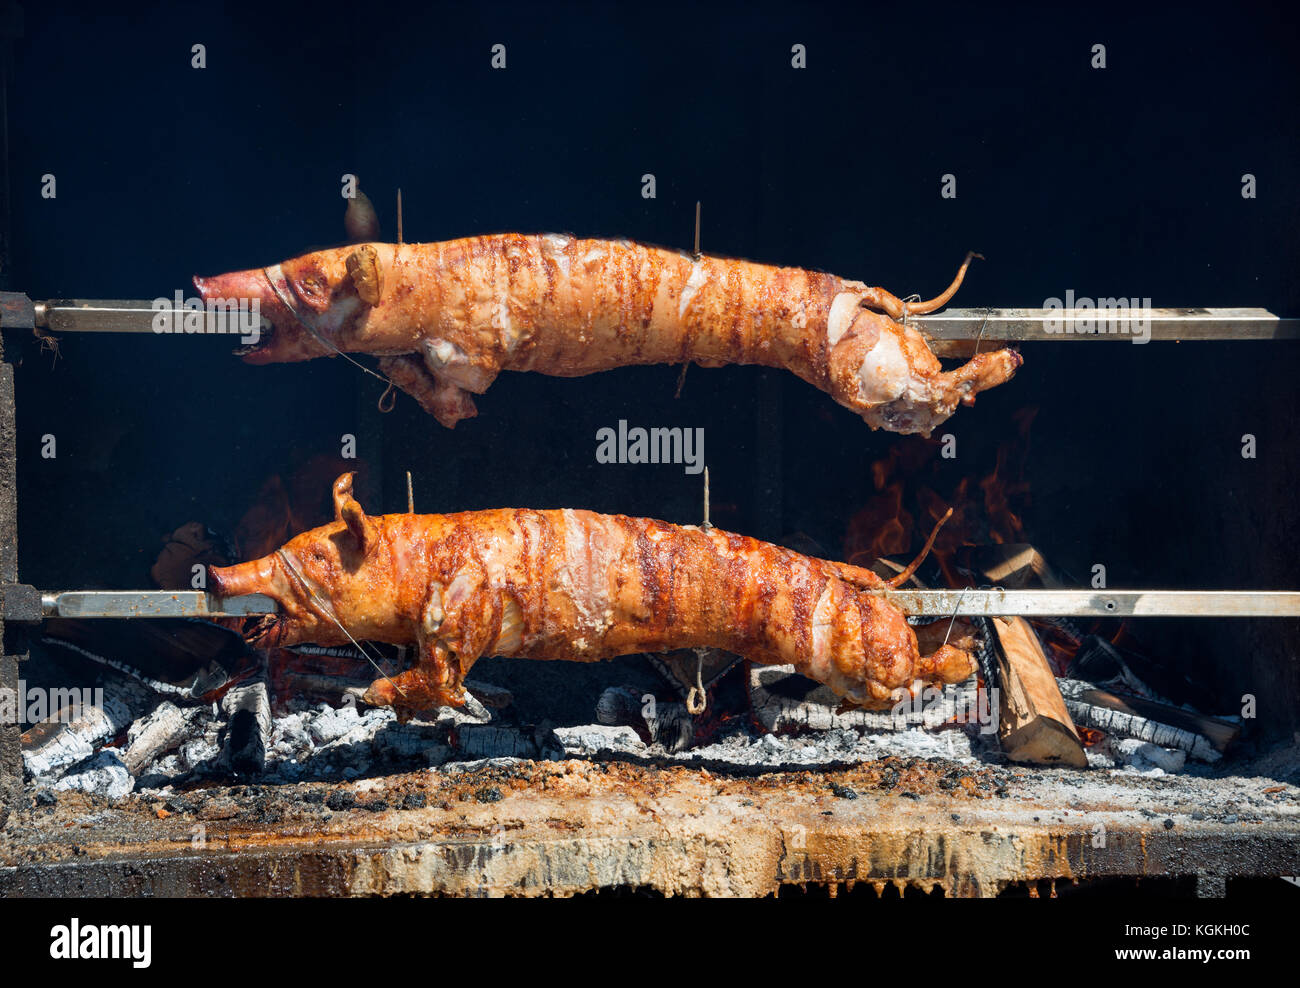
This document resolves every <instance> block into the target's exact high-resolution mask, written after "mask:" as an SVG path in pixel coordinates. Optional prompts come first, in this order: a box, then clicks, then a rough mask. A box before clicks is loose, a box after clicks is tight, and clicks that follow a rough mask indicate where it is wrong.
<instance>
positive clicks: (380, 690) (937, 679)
mask: <svg viewBox="0 0 1300 988" xmlns="http://www.w3.org/2000/svg"><path fill="white" fill-rule="evenodd" d="M334 504H335V510H336V516H337V518H336V520H335V521H334V522H333V523H332V524H329V525H324V526H322V527H320V528H316V529H312V530H311V531H308V532H304V533H302V534H301V535H299V536H297V537H296V538H293V539H291V540H290V541H289V542H288V543H286V544H285V545H284V547H283V548H282V549H280V550H277V551H276V552H275V553H272V554H270V555H268V556H264V557H262V558H260V559H255V560H252V561H250V562H245V563H241V564H239V565H236V566H230V567H214V568H213V569H212V570H211V572H210V585H211V587H212V588H213V590H214V592H216V593H217V594H220V595H222V596H229V595H241V594H249V593H261V594H266V595H267V596H269V597H271V598H272V599H274V600H275V601H276V602H277V604H278V605H279V612H278V613H277V614H274V615H266V616H264V617H262V618H260V619H257V620H256V621H250V622H249V627H247V628H246V629H245V634H246V636H247V637H248V639H249V641H250V642H252V643H253V644H255V645H259V646H279V645H291V644H296V643H301V642H314V643H316V644H320V645H336V644H343V643H346V642H347V641H348V640H349V636H351V637H352V638H355V639H358V640H361V639H369V640H373V641H382V642H390V643H394V644H414V645H415V646H416V651H417V653H418V659H417V661H416V664H415V665H414V666H413V667H412V668H411V669H408V670H407V671H405V672H402V673H401V674H399V675H396V676H394V677H393V678H391V679H387V678H382V679H379V680H376V681H375V682H374V683H373V684H372V685H371V687H370V690H369V692H368V694H367V700H368V701H369V702H370V703H372V704H375V705H381V706H394V707H396V708H397V709H398V711H399V712H400V713H402V714H403V715H408V714H411V713H414V712H417V711H420V710H427V709H429V708H431V707H435V706H444V705H451V706H456V705H459V704H461V703H462V702H463V697H464V693H463V687H462V683H463V680H464V678H465V676H466V674H467V673H468V672H469V670H470V667H471V666H472V665H473V664H474V662H475V661H476V660H478V659H479V658H480V657H482V656H484V655H505V656H518V657H525V658H533V659H567V660H570V661H577V662H594V661H599V660H601V659H607V658H612V657H614V656H618V655H626V654H630V653H635V652H653V651H662V650H667V649H675V648H695V647H713V648H721V649H726V650H728V651H732V652H735V653H737V654H740V655H743V656H745V657H746V658H748V659H750V660H752V661H755V662H760V663H764V664H786V663H790V664H793V665H794V666H795V668H796V669H797V670H798V671H799V672H801V673H802V674H804V675H806V676H808V677H810V678H812V679H814V680H817V681H818V682H821V683H825V684H826V685H828V686H829V687H831V689H832V690H834V691H835V692H836V693H837V694H838V695H840V696H842V697H843V698H844V699H845V700H846V701H847V702H848V703H850V704H852V705H857V706H864V707H885V706H889V705H890V704H891V703H892V702H894V701H896V700H897V699H898V698H899V697H900V696H901V695H902V694H901V693H900V692H899V691H908V692H911V691H913V690H915V689H918V688H922V687H924V686H928V685H936V684H942V683H953V682H960V681H962V680H964V679H966V678H967V677H968V676H969V675H970V674H971V672H973V671H974V668H975V662H974V660H973V659H972V657H971V655H970V654H969V652H968V651H967V650H965V649H963V648H958V647H955V646H953V645H946V644H945V645H941V646H939V647H938V648H936V649H935V651H934V652H933V653H932V654H931V655H928V656H922V655H921V654H920V652H919V649H918V646H917V640H916V635H915V634H914V633H913V631H912V629H911V627H910V626H909V625H908V623H907V619H906V618H905V617H904V616H903V614H902V613H901V612H900V611H899V610H898V608H897V607H895V606H894V605H893V604H891V603H890V602H889V601H888V600H887V599H885V598H884V597H883V596H881V595H879V593H873V592H872V591H880V590H882V589H886V588H887V587H888V586H890V585H896V584H897V582H898V580H897V579H896V580H894V581H891V582H890V583H888V584H887V583H885V582H884V581H883V580H882V579H881V578H880V577H878V576H877V575H876V574H874V573H872V572H871V571H870V570H865V569H860V568H858V567H855V566H849V565H846V564H843V563H837V562H832V561H829V560H824V559H815V558H812V557H810V556H804V555H801V554H799V553H797V552H793V551H791V550H789V549H784V548H781V547H780V546H775V545H771V544H769V543H766V542H760V541H758V540H757V539H752V538H748V537H745V536H742V535H735V534H732V533H730V532H724V531H721V530H718V529H707V530H706V529H702V528H696V527H693V526H679V525H672V524H668V523H666V522H662V521H654V520H651V519H646V518H628V517H625V516H623V515H602V514H596V513H594V512H590V511H579V510H569V509H565V510H548V511H530V510H519V509H498V510H488V511H470V512H463V513H459V514H444V515H415V514H397V515H382V516H368V515H366V514H365V512H364V511H363V510H362V508H361V506H360V505H359V504H358V503H357V501H356V499H355V498H354V497H353V494H352V476H351V475H350V474H346V475H344V476H342V477H340V478H339V479H338V480H337V481H336V482H335V485H334ZM908 575H910V568H909V571H908V572H907V573H905V574H903V575H902V578H904V579H905V578H906V577H907V576H908ZM344 629H346V632H345V631H344Z"/></svg>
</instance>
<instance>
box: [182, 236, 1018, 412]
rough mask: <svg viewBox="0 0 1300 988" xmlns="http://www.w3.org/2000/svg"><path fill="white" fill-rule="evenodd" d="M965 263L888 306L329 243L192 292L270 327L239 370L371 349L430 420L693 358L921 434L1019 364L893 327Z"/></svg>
mask: <svg viewBox="0 0 1300 988" xmlns="http://www.w3.org/2000/svg"><path fill="white" fill-rule="evenodd" d="M967 263H969V257H968V258H967ZM965 270H966V265H965V264H963V265H962V268H961V271H960V272H959V273H958V276H957V278H956V280H954V282H953V284H952V285H951V286H950V287H949V289H948V290H947V291H946V292H944V293H943V294H942V295H940V296H939V297H938V298H936V299H932V300H931V301H930V302H926V303H906V302H903V301H902V300H900V299H898V298H897V297H895V296H894V295H891V294H890V293H889V292H886V291H884V290H883V289H879V288H870V287H868V286H867V285H865V284H863V283H862V282H860V281H850V280H847V279H844V278H838V277H836V276H835V275H830V274H823V273H820V272H816V271H805V270H803V269H801V268H781V267H773V266H770V265H765V264H754V263H751V262H749V261H738V260H731V259H727V258H718V257H709V256H701V257H699V258H696V257H693V256H692V255H690V254H686V253H682V252H679V251H671V250H663V249H660V248H657V247H647V246H644V245H642V244H637V243H632V242H630V241H626V240H581V239H578V238H575V237H570V236H561V235H556V234H544V235H523V234H513V233H506V234H497V235H494V236H484V237H468V238H466V239H463V240H451V241H447V242H445V243H433V244H398V245H395V244H381V243H370V244H360V245H355V246H348V247H339V248H335V249H332V250H323V251H318V252H316V253H313V254H306V255H303V256H302V257H296V258H294V259H292V260H289V261H285V262H284V263H282V264H278V265H272V266H271V267H268V268H253V269H250V270H247V271H236V272H232V273H230V274H224V275H217V276H215V277H211V278H195V279H194V283H195V285H196V286H197V288H198V290H199V293H200V294H201V295H202V296H203V297H204V299H206V300H208V301H212V300H214V299H218V298H222V299H236V298H239V299H253V298H256V299H258V300H259V301H260V304H261V312H262V315H264V316H266V317H267V318H268V319H269V320H270V321H271V322H272V324H273V326H274V329H273V330H272V331H271V332H270V333H269V334H267V336H266V338H265V339H264V340H263V341H262V342H261V343H260V344H259V345H258V347H257V348H256V349H254V350H253V351H251V352H249V353H247V354H246V359H247V360H248V361H250V362H252V363H272V362H277V361H294V360H309V359H311V358H314V357H323V356H333V355H335V353H336V352H338V351H343V352H353V353H370V354H375V355H376V356H379V357H380V358H382V359H381V362H380V369H381V370H382V371H383V372H384V373H385V374H386V375H387V376H388V377H389V378H390V379H391V380H392V381H393V382H394V383H395V384H397V385H398V386H399V387H401V388H402V389H403V390H405V391H407V392H409V393H410V394H411V395H412V396H414V397H415V398H416V400H417V401H419V403H420V405H421V406H422V407H423V408H424V409H425V410H426V411H428V412H429V413H430V414H432V415H434V416H435V417H436V418H437V419H438V421H439V422H441V423H442V424H443V425H445V426H448V427H451V426H454V425H455V424H456V423H457V422H458V421H459V420H460V419H463V418H469V417H470V416H473V415H474V414H475V407H474V402H473V399H472V398H471V397H470V395H471V394H482V393H483V392H484V391H485V390H487V388H488V386H489V385H490V384H491V383H492V381H493V380H494V379H495V378H496V376H497V374H498V373H500V372H501V371H503V370H513V371H537V372H539V373H543V374H551V375H555V376H559V377H574V376H578V375H582V374H591V373H594V372H596V371H604V370H610V369H612V368H615V367H624V366H628V365H631V364H662V363H684V362H694V363H697V364H701V365H702V366H706V367H720V366H722V365H725V364H763V365H766V366H768V367H781V368H785V369H786V370H788V371H790V372H792V373H794V374H797V375H798V376H799V377H801V378H803V379H804V380H805V381H807V382H808V383H810V384H812V385H813V386H815V387H817V388H820V389H821V390H822V391H825V392H827V393H828V394H830V395H831V397H832V398H834V399H835V400H836V401H837V402H839V403H840V404H841V405H844V406H845V407H847V408H850V409H852V410H853V411H854V412H856V413H857V414H859V415H861V416H862V418H863V419H865V420H866V421H867V422H868V423H869V424H870V425H871V426H872V427H873V428H882V429H888V430H890V431H892V432H902V433H912V432H919V433H924V434H927V435H928V434H929V432H930V430H931V429H933V428H934V426H936V425H938V424H939V423H940V422H942V421H943V420H944V419H946V418H947V417H948V416H949V415H951V414H952V413H953V411H954V410H955V409H956V407H957V405H958V403H966V404H970V403H971V402H973V401H974V399H975V395H976V394H977V393H978V392H980V391H984V390H986V389H988V388H991V387H993V386H995V385H997V384H1001V383H1002V382H1003V381H1006V380H1007V379H1008V378H1010V377H1011V376H1012V374H1014V373H1015V370H1016V368H1017V367H1018V366H1019V365H1020V357H1019V355H1018V354H1016V353H1015V352H1014V351H1011V350H998V351H994V352H990V353H982V354H979V355H978V356H976V357H974V358H973V359H972V360H970V361H969V362H968V363H966V364H965V365H963V366H961V367H959V368H957V369H955V370H953V371H951V372H948V373H945V372H944V371H943V369H942V367H941V366H940V364H939V361H938V359H937V358H936V357H935V356H934V354H933V353H931V352H930V349H929V347H928V346H927V345H926V343H925V340H924V339H923V338H922V337H921V336H920V334H919V333H917V332H916V331H915V330H914V329H911V328H908V327H906V326H904V325H900V324H899V323H898V322H896V321H895V320H904V321H905V317H906V316H907V315H908V314H909V313H919V312H927V311H932V310H933V309H935V308H938V307H939V306H941V305H943V304H944V303H946V302H947V300H948V299H949V298H950V297H951V296H952V294H953V293H954V292H955V291H956V289H957V286H958V285H959V284H960V282H961V278H962V275H963V274H964V272H965ZM873 310H875V311H873Z"/></svg>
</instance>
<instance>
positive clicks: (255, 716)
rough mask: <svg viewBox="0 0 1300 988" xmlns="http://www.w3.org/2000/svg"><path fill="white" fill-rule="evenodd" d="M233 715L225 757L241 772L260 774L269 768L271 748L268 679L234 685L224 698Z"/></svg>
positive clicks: (224, 707) (226, 709) (226, 731)
mask: <svg viewBox="0 0 1300 988" xmlns="http://www.w3.org/2000/svg"><path fill="white" fill-rule="evenodd" d="M221 709H222V711H223V712H224V713H225V714H226V716H227V717H228V718H229V720H228V721H227V723H226V727H225V729H224V732H223V733H224V737H223V743H222V753H221V754H222V759H223V760H224V761H225V763H226V764H227V765H229V766H230V767H231V769H233V770H234V771H235V772H237V773H239V774H241V775H257V774H258V773H260V772H261V771H262V769H264V768H265V767H266V755H267V752H268V751H270V748H271V732H272V729H273V727H274V722H273V721H272V718H271V695H270V693H269V691H268V690H267V688H266V681H265V680H262V679H258V680H255V681H253V682H251V683H247V684H245V685H242V686H235V687H233V688H232V689H231V690H230V692H228V693H227V694H226V695H225V696H224V697H223V698H222V700H221Z"/></svg>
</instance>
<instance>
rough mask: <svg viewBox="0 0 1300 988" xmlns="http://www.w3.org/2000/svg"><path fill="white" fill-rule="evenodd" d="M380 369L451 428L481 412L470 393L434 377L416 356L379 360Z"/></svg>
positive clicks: (427, 410)
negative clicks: (475, 405)
mask: <svg viewBox="0 0 1300 988" xmlns="http://www.w3.org/2000/svg"><path fill="white" fill-rule="evenodd" d="M379 369H380V370H381V371H383V372H384V374H386V375H387V376H388V379H389V380H390V381H392V382H393V384H395V385H397V387H399V388H401V389H402V390H403V391H405V392H406V393H407V394H408V395H410V396H411V397H412V398H414V399H415V400H416V401H417V402H419V404H420V407H421V408H423V409H424V410H425V411H426V412H428V413H429V414H430V415H432V416H433V417H434V418H435V419H437V420H438V422H439V424H440V425H445V426H446V427H447V428H448V429H451V428H454V427H455V425H456V423H457V422H459V421H460V420H461V419H471V418H473V417H474V416H475V415H477V414H478V409H477V408H475V407H474V400H473V399H472V398H471V397H470V396H469V392H467V391H466V390H465V389H464V388H461V387H458V386H457V385H455V384H452V383H451V382H450V381H445V380H443V379H441V378H437V377H434V376H433V375H432V374H430V373H429V371H428V370H427V369H426V368H425V366H424V364H422V363H421V362H420V361H419V360H416V359H415V358H414V357H411V356H405V357H384V358H383V359H382V360H380V361H379Z"/></svg>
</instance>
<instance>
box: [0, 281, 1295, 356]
mask: <svg viewBox="0 0 1300 988" xmlns="http://www.w3.org/2000/svg"><path fill="white" fill-rule="evenodd" d="M157 314H158V313H157V311H156V310H155V309H154V308H153V303H152V302H151V301H149V300H145V299H76V298H71V299H50V300H48V301H44V302H33V301H32V300H31V299H29V298H28V297H27V296H26V295H23V294H22V293H21V292H0V326H3V328H5V329H33V328H37V327H39V328H41V329H46V330H49V331H50V332H54V333H152V332H154V328H153V323H154V318H155V316H157ZM1137 315H1139V316H1140V317H1141V323H1140V325H1139V326H1136V327H1135V325H1134V322H1133V317H1134V313H1133V312H1131V311H1128V310H1113V309H1101V310H1097V309H1017V308H992V309H946V310H944V311H943V312H936V313H932V314H930V315H925V316H913V317H912V319H911V324H912V325H914V326H916V327H917V328H918V329H920V330H921V331H922V332H923V333H925V334H926V335H927V336H929V337H930V338H931V339H933V340H970V341H974V340H975V339H976V338H978V337H979V336H980V331H981V327H982V328H983V339H984V341H985V345H986V346H987V345H988V343H989V342H990V341H992V342H1030V341H1034V342H1048V343H1050V342H1063V341H1075V340H1112V341H1114V340H1120V341H1130V342H1131V341H1132V340H1133V338H1134V335H1135V329H1136V330H1137V331H1138V332H1140V333H1141V334H1142V335H1146V334H1148V333H1149V335H1150V338H1151V339H1152V340H1185V341H1189V342H1190V341H1192V340H1294V339H1300V319H1283V318H1280V317H1278V316H1275V315H1274V314H1273V313H1271V312H1269V311H1268V310H1267V309H1259V308H1219V309H1201V308H1196V307H1185V308H1173V309H1155V308H1153V309H1150V310H1148V311H1147V312H1144V313H1137ZM1086 320H1091V323H1088V322H1086ZM262 322H263V327H264V328H265V326H267V325H269V323H268V322H267V320H265V319H263V320H262ZM1058 322H1059V323H1060V326H1061V328H1062V330H1063V331H1062V332H1052V331H1050V330H1051V328H1052V327H1053V326H1054V325H1055V324H1056V323H1058ZM1088 325H1094V326H1097V327H1098V330H1097V331H1096V332H1090V331H1085V327H1086V326H1088ZM175 335H188V334H179V333H178V334H175ZM194 335H206V334H194Z"/></svg>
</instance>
